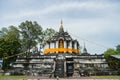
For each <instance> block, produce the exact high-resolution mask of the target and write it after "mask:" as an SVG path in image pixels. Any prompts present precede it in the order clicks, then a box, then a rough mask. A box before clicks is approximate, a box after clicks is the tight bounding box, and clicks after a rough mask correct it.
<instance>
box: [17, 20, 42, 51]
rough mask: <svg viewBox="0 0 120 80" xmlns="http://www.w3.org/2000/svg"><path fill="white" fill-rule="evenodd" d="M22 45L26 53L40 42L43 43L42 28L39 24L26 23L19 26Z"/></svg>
mask: <svg viewBox="0 0 120 80" xmlns="http://www.w3.org/2000/svg"><path fill="white" fill-rule="evenodd" d="M19 29H20V33H21V39H22V45H23V49H24V51H26V50H28V51H29V52H30V49H31V48H32V47H33V46H35V45H36V44H37V42H38V41H42V38H41V34H42V27H41V26H40V25H39V24H38V23H37V22H31V21H25V22H22V23H21V24H20V25H19Z"/></svg>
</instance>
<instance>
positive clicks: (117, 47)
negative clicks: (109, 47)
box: [116, 45, 120, 54]
mask: <svg viewBox="0 0 120 80" xmlns="http://www.w3.org/2000/svg"><path fill="white" fill-rule="evenodd" d="M116 51H117V52H118V54H120V45H117V46H116Z"/></svg>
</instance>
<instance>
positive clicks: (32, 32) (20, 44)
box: [0, 21, 56, 70]
mask: <svg viewBox="0 0 120 80" xmlns="http://www.w3.org/2000/svg"><path fill="white" fill-rule="evenodd" d="M55 33H56V31H55V30H54V29H52V28H47V29H46V30H43V28H42V27H41V25H39V24H38V23H37V22H36V21H34V22H32V21H25V22H22V23H21V24H20V25H18V26H9V27H8V28H7V27H4V28H2V29H1V30H0V58H1V59H3V67H2V69H3V70H6V69H9V68H10V64H11V63H13V62H14V61H15V60H16V57H17V56H13V55H17V54H19V53H21V52H26V51H27V52H30V49H31V48H33V47H36V45H37V44H38V43H40V44H42V45H43V46H44V43H45V41H46V40H48V39H50V38H51V37H52V36H53V35H54V34H55ZM9 56H12V57H9Z"/></svg>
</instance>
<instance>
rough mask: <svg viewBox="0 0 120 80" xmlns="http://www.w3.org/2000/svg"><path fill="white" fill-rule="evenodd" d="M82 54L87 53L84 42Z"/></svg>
mask: <svg viewBox="0 0 120 80" xmlns="http://www.w3.org/2000/svg"><path fill="white" fill-rule="evenodd" d="M83 53H87V49H86V46H85V42H84V49H83Z"/></svg>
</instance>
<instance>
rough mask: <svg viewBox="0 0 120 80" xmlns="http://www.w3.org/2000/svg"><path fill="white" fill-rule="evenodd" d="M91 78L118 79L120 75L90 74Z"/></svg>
mask: <svg viewBox="0 0 120 80" xmlns="http://www.w3.org/2000/svg"><path fill="white" fill-rule="evenodd" d="M92 78H98V79H120V75H110V76H92Z"/></svg>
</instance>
